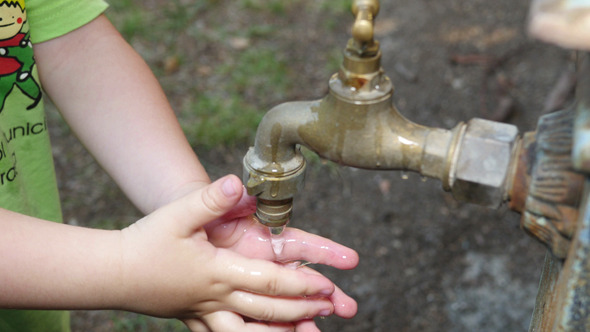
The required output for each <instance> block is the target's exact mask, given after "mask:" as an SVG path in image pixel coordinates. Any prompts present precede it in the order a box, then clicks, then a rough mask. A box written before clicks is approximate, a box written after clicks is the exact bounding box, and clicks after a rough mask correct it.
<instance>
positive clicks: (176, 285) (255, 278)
mask: <svg viewBox="0 0 590 332" xmlns="http://www.w3.org/2000/svg"><path fill="white" fill-rule="evenodd" d="M242 195H243V189H242V185H241V182H240V180H239V179H238V178H237V177H235V176H226V177H224V178H222V179H220V180H218V181H216V182H214V183H213V184H211V185H208V186H206V187H204V188H201V189H199V190H197V191H195V192H193V193H191V194H188V195H186V196H184V197H182V198H180V199H178V200H177V201H175V202H172V203H170V204H168V205H167V206H164V207H163V208H161V209H158V210H156V211H155V212H154V213H152V214H150V215H148V216H146V217H145V218H143V219H142V220H140V221H138V222H137V223H135V224H133V225H132V226H130V227H128V228H126V229H124V230H122V232H121V239H122V240H121V241H122V247H123V250H122V252H121V262H120V265H114V266H118V267H119V269H120V275H121V277H120V280H121V289H122V291H121V294H120V295H119V297H120V300H119V301H120V303H121V309H125V310H130V311H136V312H140V313H145V314H149V315H153V316H159V317H176V318H180V319H183V320H184V321H185V322H187V325H188V326H189V327H191V329H193V330H195V331H197V330H200V329H209V330H214V331H249V330H252V331H258V330H261V331H273V330H285V329H287V330H288V329H291V328H292V326H293V325H290V324H289V322H302V321H303V323H300V325H304V326H305V325H308V326H309V323H308V322H309V319H310V318H312V317H315V316H327V315H330V314H332V313H333V312H334V311H335V310H336V309H335V308H334V304H333V302H334V301H333V300H332V299H330V298H329V297H330V296H331V295H332V296H336V295H335V294H338V292H340V291H335V286H334V284H333V283H332V282H330V281H329V280H328V279H327V278H325V277H323V276H321V275H319V274H318V273H317V272H315V271H313V270H311V269H307V268H303V269H290V268H285V267H284V266H281V265H279V264H275V263H273V262H269V261H267V260H263V259H259V258H264V257H260V256H261V253H263V250H255V252H257V253H256V254H252V255H251V257H247V256H246V255H244V253H253V252H252V251H250V250H245V249H242V247H240V246H243V245H245V244H242V243H244V242H243V241H245V240H240V239H237V241H234V243H233V245H230V246H227V247H225V248H224V247H223V246H221V247H216V246H214V245H213V244H214V242H210V241H208V236H207V233H206V232H205V230H204V225H205V224H207V223H208V222H210V221H212V220H215V219H218V218H220V217H222V216H224V215H226V214H227V213H228V212H229V211H231V210H232V208H234V207H235V206H236V205H238V206H239V204H238V203H239V202H240V199H241V198H242ZM250 228H252V227H251V226H250V227H249V229H250ZM236 229H239V228H237V227H236ZM294 234H296V233H294ZM216 235H219V234H216ZM216 237H217V238H218V236H216ZM245 239H247V237H246V238H245ZM299 239H300V241H301V238H299ZM217 240H218V242H222V241H221V240H220V239H219V238H218V239H217ZM250 241H252V240H250ZM229 242H230V241H228V242H227V243H226V244H229ZM314 243H319V242H314ZM289 246H290V245H288V244H287V245H285V254H284V258H286V259H289V258H290V256H293V257H295V256H300V255H296V254H294V253H289V252H291V250H290V249H289V248H288V247H289ZM269 250H270V248H269ZM264 255H268V252H267V253H266V254H263V255H262V256H264ZM305 256H306V257H307V256H310V257H307V258H305V259H306V260H310V261H314V260H313V259H312V257H311V256H313V255H305ZM328 256H329V255H320V257H322V258H318V259H317V261H318V262H323V261H325V260H327V258H328ZM308 258H309V259H308ZM344 261H348V260H346V259H344ZM331 265H334V266H337V267H338V266H350V267H352V266H351V265H353V264H351V263H346V264H343V263H342V262H336V263H334V264H331ZM340 293H341V292H340ZM333 294H334V295H333ZM342 294H343V293H342ZM355 308H356V307H355ZM355 310H356V309H355ZM243 317H248V318H249V319H246V320H245V319H244V318H243ZM306 320H307V321H306ZM260 322H274V323H260Z"/></svg>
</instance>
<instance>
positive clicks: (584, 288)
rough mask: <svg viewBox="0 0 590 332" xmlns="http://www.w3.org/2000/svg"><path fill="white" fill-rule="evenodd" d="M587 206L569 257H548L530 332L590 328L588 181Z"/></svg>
mask: <svg viewBox="0 0 590 332" xmlns="http://www.w3.org/2000/svg"><path fill="white" fill-rule="evenodd" d="M585 187H586V190H585V194H584V198H583V200H582V206H583V209H581V211H580V219H579V222H578V224H577V226H578V227H577V230H576V232H575V234H576V235H575V237H574V238H573V240H572V246H571V248H570V250H569V252H568V256H567V258H566V260H565V261H564V262H563V263H561V262H560V261H559V260H557V259H556V258H555V257H547V259H546V261H545V266H544V269H543V278H542V280H541V286H540V288H539V295H538V297H537V303H536V306H535V307H536V309H535V313H534V315H533V320H532V322H531V328H530V329H529V331H531V332H533V331H535V332H536V331H541V332H549V331H551V332H553V331H555V332H579V331H589V330H590V283H589V281H590V196H589V195H588V188H590V186H589V184H588V182H586V184H585Z"/></svg>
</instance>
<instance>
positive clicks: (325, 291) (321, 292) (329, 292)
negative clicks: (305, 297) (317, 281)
mask: <svg viewBox="0 0 590 332" xmlns="http://www.w3.org/2000/svg"><path fill="white" fill-rule="evenodd" d="M332 293H334V289H332V288H327V289H322V290H321V291H320V295H326V296H328V295H332Z"/></svg>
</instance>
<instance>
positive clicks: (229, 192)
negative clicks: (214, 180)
mask: <svg viewBox="0 0 590 332" xmlns="http://www.w3.org/2000/svg"><path fill="white" fill-rule="evenodd" d="M221 191H223V194H224V195H225V196H227V197H232V196H235V195H236V194H237V193H238V191H237V190H236V187H235V186H234V181H232V179H225V181H223V184H222V185H221Z"/></svg>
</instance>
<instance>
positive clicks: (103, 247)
mask: <svg viewBox="0 0 590 332" xmlns="http://www.w3.org/2000/svg"><path fill="white" fill-rule="evenodd" d="M120 247H121V237H120V231H104V230H92V229H86V228H81V227H74V226H69V225H64V224H58V223H53V222H49V221H43V220H39V219H36V218H32V217H29V216H25V215H22V214H18V213H14V212H11V211H7V210H4V209H0V257H1V258H0V308H35V309H66V308H67V309H72V308H76V309H84V308H88V309H102V308H113V307H120V306H121V304H122V302H121V301H122V296H123V293H124V292H123V290H122V287H124V282H123V280H121V276H120V271H121V266H120V264H121V259H120V252H121V251H120Z"/></svg>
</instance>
